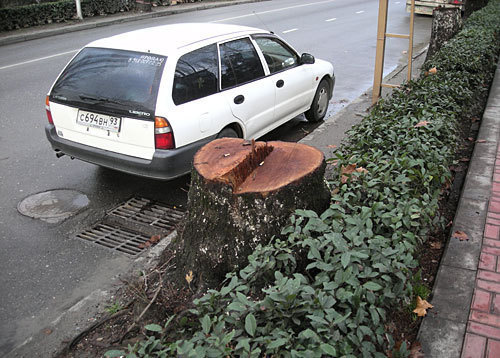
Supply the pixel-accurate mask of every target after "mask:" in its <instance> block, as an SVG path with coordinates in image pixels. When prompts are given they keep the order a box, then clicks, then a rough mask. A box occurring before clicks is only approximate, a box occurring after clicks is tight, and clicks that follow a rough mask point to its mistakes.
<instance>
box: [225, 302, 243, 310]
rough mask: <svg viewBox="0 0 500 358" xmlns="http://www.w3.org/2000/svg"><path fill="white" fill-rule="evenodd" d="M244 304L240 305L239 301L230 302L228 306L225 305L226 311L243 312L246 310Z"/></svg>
mask: <svg viewBox="0 0 500 358" xmlns="http://www.w3.org/2000/svg"><path fill="white" fill-rule="evenodd" d="M246 309H247V308H246V306H244V305H242V304H241V303H240V302H236V301H235V302H231V303H230V304H229V306H227V310H228V311H238V312H244V311H246Z"/></svg>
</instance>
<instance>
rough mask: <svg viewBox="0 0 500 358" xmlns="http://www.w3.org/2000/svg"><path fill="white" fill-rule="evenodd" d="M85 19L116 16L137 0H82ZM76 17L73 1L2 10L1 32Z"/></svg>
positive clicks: (0, 10)
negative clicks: (96, 16)
mask: <svg viewBox="0 0 500 358" xmlns="http://www.w3.org/2000/svg"><path fill="white" fill-rule="evenodd" d="M81 5H82V14H83V16H84V17H90V16H95V15H104V14H114V13H117V12H120V11H128V10H131V9H134V8H135V0H82V2H81ZM75 16H76V5H75V1H73V0H64V1H58V2H50V3H41V4H35V5H26V6H19V7H14V8H5V9H0V31H9V30H15V29H19V28H24V27H30V26H37V25H43V24H47V23H53V22H65V21H68V20H71V19H73V18H74V17H75Z"/></svg>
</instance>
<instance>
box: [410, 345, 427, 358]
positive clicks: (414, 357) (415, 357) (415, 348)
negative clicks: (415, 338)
mask: <svg viewBox="0 0 500 358" xmlns="http://www.w3.org/2000/svg"><path fill="white" fill-rule="evenodd" d="M409 358H425V354H424V350H423V349H422V345H421V344H420V342H413V343H412V344H411V346H410V355H409Z"/></svg>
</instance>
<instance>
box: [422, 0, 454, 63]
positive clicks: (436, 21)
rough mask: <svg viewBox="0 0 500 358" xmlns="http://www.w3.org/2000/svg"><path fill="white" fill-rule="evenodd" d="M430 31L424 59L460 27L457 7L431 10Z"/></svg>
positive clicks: (429, 56)
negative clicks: (427, 48)
mask: <svg viewBox="0 0 500 358" xmlns="http://www.w3.org/2000/svg"><path fill="white" fill-rule="evenodd" d="M432 16H433V18H432V31H431V39H430V42H429V50H427V56H426V59H425V60H426V61H427V60H429V59H430V58H432V56H434V54H435V53H436V52H437V51H438V50H439V49H440V48H441V46H443V45H444V44H445V43H446V41H448V40H449V39H451V38H452V37H453V36H455V34H456V33H457V32H458V31H459V30H460V28H461V27H462V17H461V14H460V9H458V8H450V9H447V8H444V7H437V8H435V9H434V10H433V11H432Z"/></svg>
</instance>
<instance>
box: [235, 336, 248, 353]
mask: <svg viewBox="0 0 500 358" xmlns="http://www.w3.org/2000/svg"><path fill="white" fill-rule="evenodd" d="M250 340H251V339H250V338H242V339H240V340H239V341H238V344H237V345H236V347H235V348H234V349H235V350H236V351H237V350H238V349H242V348H243V350H244V351H245V352H249V351H250V344H249V342H250Z"/></svg>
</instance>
